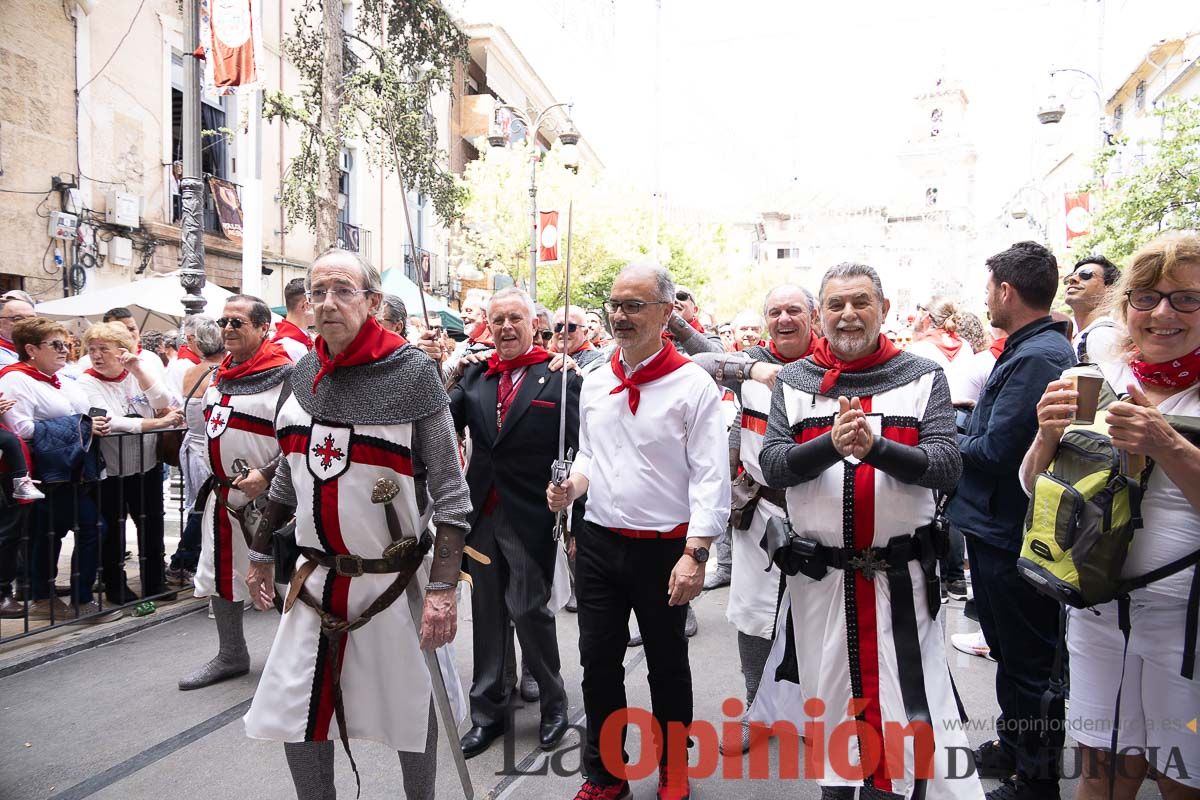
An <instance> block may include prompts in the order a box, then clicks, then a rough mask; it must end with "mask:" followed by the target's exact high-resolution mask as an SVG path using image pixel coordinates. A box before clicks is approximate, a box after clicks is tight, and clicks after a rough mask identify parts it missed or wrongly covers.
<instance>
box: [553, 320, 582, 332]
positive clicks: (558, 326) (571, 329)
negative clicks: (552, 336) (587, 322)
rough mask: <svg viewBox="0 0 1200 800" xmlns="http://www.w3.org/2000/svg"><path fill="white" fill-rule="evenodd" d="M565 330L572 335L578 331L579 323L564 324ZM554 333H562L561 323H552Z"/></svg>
mask: <svg viewBox="0 0 1200 800" xmlns="http://www.w3.org/2000/svg"><path fill="white" fill-rule="evenodd" d="M566 328H567V330H568V331H569V332H570V333H574V332H575V331H577V330H579V323H578V322H568V323H567V324H566ZM554 332H555V333H562V332H563V323H561V322H556V323H554Z"/></svg>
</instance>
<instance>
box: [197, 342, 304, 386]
mask: <svg viewBox="0 0 1200 800" xmlns="http://www.w3.org/2000/svg"><path fill="white" fill-rule="evenodd" d="M291 363H292V360H291V359H290V358H288V354H287V351H286V350H284V349H283V348H282V347H281V346H280V345H278V344H276V343H275V342H263V343H262V344H261V345H259V347H258V349H257V350H255V351H254V355H252V356H250V357H249V358H247V359H246V360H245V361H243V362H242V363H240V364H234V363H233V353H228V354H226V356H225V358H223V359H221V366H219V367H217V374H216V375H215V376H213V383H220V382H221V381H224V380H236V379H238V378H245V377H246V376H248V375H255V374H257V373H259V372H263V371H264V370H268V369H275V367H282V366H285V365H288V364H291Z"/></svg>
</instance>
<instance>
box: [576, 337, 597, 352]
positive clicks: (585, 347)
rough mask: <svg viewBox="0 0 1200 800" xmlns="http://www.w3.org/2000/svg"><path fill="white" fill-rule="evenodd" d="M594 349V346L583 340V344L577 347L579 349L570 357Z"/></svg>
mask: <svg viewBox="0 0 1200 800" xmlns="http://www.w3.org/2000/svg"><path fill="white" fill-rule="evenodd" d="M595 349H596V345H594V344H592V343H591V342H590V341H588V340H587V339H584V340H583V344H581V345H579V349H578V350H576V351H575V352H574V353H571V355H575V353H582V352H583V351H584V350H595Z"/></svg>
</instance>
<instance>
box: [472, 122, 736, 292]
mask: <svg viewBox="0 0 1200 800" xmlns="http://www.w3.org/2000/svg"><path fill="white" fill-rule="evenodd" d="M479 147H480V151H481V152H482V153H483V157H482V158H479V159H478V160H476V161H472V162H471V163H470V164H468V165H467V168H466V170H465V172H464V174H463V178H462V188H463V190H464V191H465V192H466V202H465V204H464V207H463V218H462V221H461V229H460V233H461V235H460V236H459V237H458V244H459V247H461V255H462V257H463V261H464V263H467V264H472V265H474V266H476V267H479V268H481V269H482V268H485V267H487V268H490V269H492V270H494V271H496V272H500V273H503V274H506V275H508V276H509V277H511V278H512V279H513V280H515V281H517V282H518V283H524V282H526V281H528V279H529V241H530V234H531V227H532V226H531V221H530V205H529V181H530V169H531V164H532V161H531V159H533V158H534V153H533V151H532V150H531V148H530V147H529V146H528V145H520V146H516V147H512V148H501V149H495V148H489V147H488V146H487V145H486V143H484V142H480V145H479ZM536 169H537V176H538V177H537V201H538V208H539V209H540V210H543V211H545V210H551V209H554V210H557V211H558V212H559V227H560V231H559V233H560V236H561V239H560V244H559V259H560V260H559V263H557V264H539V265H538V293H537V296H538V300H539V301H540V302H542V303H543V304H545V305H546V306H549V307H554V306H556V305H558V304H560V303H561V302H562V297H563V288H564V285H563V284H564V269H565V264H566V254H567V250H566V247H567V241H566V239H567V225H568V213H567V209H568V207H569V205H570V204H571V202H572V201H573V207H574V214H575V220H574V222H573V223H572V224H571V301H572V302H573V303H574V304H576V305H580V306H583V307H585V308H590V309H599V308H600V306H601V304H602V303H603V301H604V300H605V299H606V298H607V297H608V296H609V290H610V288H611V287H612V282H613V279H614V278H615V277H616V275H617V273H618V272H619V271H620V269H621V267H623V266H624V265H626V264H628V263H630V262H631V261H649V260H652V258H651V255H650V253H649V252H648V250H649V242H650V239H651V236H652V233H651V230H650V229H651V225H652V214H651V211H650V207H649V203H648V198H647V197H646V195H645V193H644V192H638V191H635V190H633V189H631V188H629V187H626V186H619V185H616V184H614V183H612V182H611V181H609V180H607V179H605V178H603V177H602V176H599V175H596V174H594V173H593V172H592V171H590V170H589V169H588V168H587V166H586V165H585V166H582V167H581V168H580V169H579V172H578V173H575V172H572V171H571V170H569V169H567V168H565V166H564V165H563V161H562V152H561V148H560V147H559V146H558V145H555V147H554V148H553V149H552V150H550V151H549V152H545V153H540V152H539V153H538V154H537V166H536ZM717 233H718V231H717V228H716V227H715V226H705V225H700V226H695V227H694V228H692V227H683V226H678V225H673V224H670V223H666V222H661V223H660V225H659V252H658V260H659V261H661V263H662V264H663V265H664V266H666V267H667V268H668V269H670V270H671V274H672V275H673V276H674V278H675V280H676V282H677V283H680V284H683V285H685V286H688V287H689V288H691V289H692V290H693V291H699V290H700V289H701V288H702V287H704V286H705V285H706V284H707V283H708V281H709V278H708V269H709V268H710V267H711V266H712V265H713V264H714V263H715V260H716V258H717V256H718V254H719V253H720V249H719V247H718V240H717Z"/></svg>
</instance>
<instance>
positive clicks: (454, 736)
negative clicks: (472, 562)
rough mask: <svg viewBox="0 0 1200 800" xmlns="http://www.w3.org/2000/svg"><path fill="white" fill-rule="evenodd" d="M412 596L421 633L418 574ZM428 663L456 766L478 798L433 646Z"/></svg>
mask: <svg viewBox="0 0 1200 800" xmlns="http://www.w3.org/2000/svg"><path fill="white" fill-rule="evenodd" d="M404 595H405V597H407V598H408V610H409V611H410V612H411V613H412V618H413V625H414V626H416V629H417V634H418V635H420V632H421V616H422V614H423V612H424V598H423V597H422V596H421V590H420V588H419V587H418V586H417V580H416V577H415V576H414V577H413V579H412V580H411V581H409V584H408V586H407V587H406V588H405V590H404ZM421 655H422V656H424V658H425V667H426V668H427V669H428V670H429V680H430V682H431V683H432V684H433V700H434V703H436V704H437V710H438V716H439V717H440V718H441V720H442V730H443V731H445V732H446V741H447V743H449V745H450V754H451V755H452V756H453V757H454V766H455V767H456V768H457V769H458V780H459V783H461V784H462V790H463V796H464V797H466V798H467V800H474V797H475V789H474V787H473V786H472V785H471V773H470V772H468V771H467V757H466V756H465V755H463V750H462V743H461V742H460V741H459V739H458V722H457V721H456V720H455V719H454V709H453V708H451V707H450V693H449V692H448V691H447V690H446V678H445V676H444V675H442V665H441V664H439V663H438V659H437V653H436V652H434V651H433V650H422V651H421Z"/></svg>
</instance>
